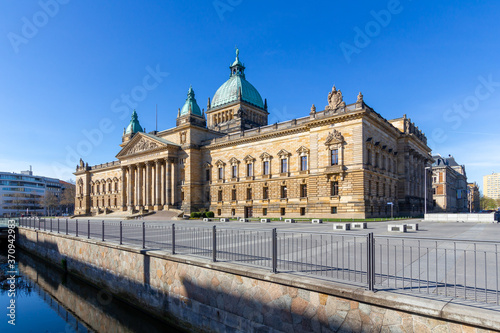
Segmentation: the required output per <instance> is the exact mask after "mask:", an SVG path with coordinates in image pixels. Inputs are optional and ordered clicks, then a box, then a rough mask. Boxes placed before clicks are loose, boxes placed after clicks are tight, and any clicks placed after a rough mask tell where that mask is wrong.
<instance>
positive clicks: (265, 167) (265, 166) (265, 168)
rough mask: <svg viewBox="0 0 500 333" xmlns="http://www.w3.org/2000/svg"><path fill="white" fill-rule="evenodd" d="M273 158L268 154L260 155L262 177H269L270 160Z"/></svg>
mask: <svg viewBox="0 0 500 333" xmlns="http://www.w3.org/2000/svg"><path fill="white" fill-rule="evenodd" d="M272 158H273V157H272V156H271V155H270V154H268V153H263V154H262V155H260V159H261V160H262V175H263V176H270V175H271V159H272Z"/></svg>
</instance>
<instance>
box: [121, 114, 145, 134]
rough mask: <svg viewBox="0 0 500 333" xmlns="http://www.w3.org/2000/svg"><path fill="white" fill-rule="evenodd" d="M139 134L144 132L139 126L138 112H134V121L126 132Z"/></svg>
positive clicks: (132, 120)
mask: <svg viewBox="0 0 500 333" xmlns="http://www.w3.org/2000/svg"><path fill="white" fill-rule="evenodd" d="M137 132H144V130H143V129H142V127H141V124H139V120H138V119H137V112H135V110H134V112H132V119H131V120H130V124H128V126H127V129H126V130H125V134H134V133H137Z"/></svg>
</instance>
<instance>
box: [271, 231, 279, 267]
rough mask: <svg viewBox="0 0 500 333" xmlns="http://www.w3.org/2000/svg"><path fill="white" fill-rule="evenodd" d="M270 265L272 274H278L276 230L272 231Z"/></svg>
mask: <svg viewBox="0 0 500 333" xmlns="http://www.w3.org/2000/svg"><path fill="white" fill-rule="evenodd" d="M272 265H273V273H277V272H278V233H277V232H276V228H273V230H272Z"/></svg>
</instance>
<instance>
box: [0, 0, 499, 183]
mask: <svg viewBox="0 0 500 333" xmlns="http://www.w3.org/2000/svg"><path fill="white" fill-rule="evenodd" d="M0 13H1V14H0V15H1V16H0V17H1V21H0V22H2V23H1V24H0V29H1V31H0V59H1V61H0V73H2V75H1V78H0V100H1V102H2V105H1V110H2V111H1V116H2V124H3V126H2V130H1V131H0V142H1V147H0V148H1V149H0V170H2V171H12V172H18V171H20V170H25V169H28V168H29V165H33V168H34V171H35V173H37V174H41V175H46V176H53V177H57V178H61V179H69V178H74V176H73V175H72V172H73V171H74V168H75V165H76V163H77V161H78V159H79V158H80V157H83V159H84V160H85V161H87V162H88V163H89V164H91V165H94V164H99V163H104V162H107V161H110V160H113V159H114V156H115V155H116V154H117V153H118V152H119V149H120V147H119V146H118V145H119V144H120V143H121V135H122V132H123V128H124V127H126V126H127V124H128V122H129V119H130V114H131V112H132V109H133V108H134V107H135V109H137V112H138V114H139V120H140V122H141V125H142V126H143V127H145V128H146V130H147V131H151V130H153V129H154V127H155V105H158V127H159V129H160V130H163V129H167V128H170V127H173V126H175V118H176V115H177V109H178V108H179V107H182V105H183V103H184V101H185V98H186V94H187V91H188V88H189V85H190V84H192V85H193V89H194V91H195V93H196V98H197V100H198V103H199V105H200V107H202V108H206V104H207V98H208V97H213V95H214V93H215V91H216V90H217V88H218V87H219V86H220V85H221V84H222V83H224V82H225V80H226V79H227V78H228V76H229V69H228V66H229V64H230V63H231V62H232V61H233V60H234V56H235V55H234V48H235V45H237V46H238V48H239V49H240V58H241V60H242V61H243V62H244V63H245V65H246V67H247V70H246V74H247V79H248V80H249V81H250V82H251V83H252V84H253V85H254V86H255V87H256V88H257V89H258V90H259V92H260V93H261V95H262V96H263V97H264V98H267V100H268V104H269V111H270V112H271V115H270V122H275V121H283V120H287V119H292V118H296V117H302V116H305V115H307V114H308V113H309V110H310V107H311V105H312V104H313V103H314V104H316V106H317V107H318V108H319V109H322V108H323V107H324V106H325V105H326V104H327V95H328V92H329V91H330V90H331V87H332V85H333V84H335V85H336V86H337V88H340V89H341V90H342V92H343V95H344V99H345V100H346V102H347V103H353V102H355V100H356V95H357V94H358V92H359V91H362V92H363V94H364V97H365V102H366V103H367V104H368V105H370V106H371V107H373V108H374V109H375V110H376V111H377V112H379V113H380V114H381V115H382V116H384V117H385V118H387V119H392V118H397V117H401V116H402V115H403V114H407V115H408V117H410V118H411V119H412V120H413V121H414V122H415V123H416V124H417V125H418V126H419V128H420V129H422V130H423V131H424V132H425V134H426V135H427V137H428V139H429V146H430V147H431V148H432V150H433V153H440V154H442V155H445V156H447V155H448V154H452V155H453V156H455V158H456V160H457V161H458V163H461V164H465V166H466V171H467V174H468V178H469V181H477V182H478V183H479V184H480V185H481V186H482V176H483V175H485V174H489V173H491V172H493V171H495V172H500V145H499V143H498V142H499V139H498V138H499V136H498V126H499V120H500V117H499V116H498V115H499V109H500V69H499V66H498V64H499V62H498V60H499V54H500V52H499V51H500V50H499V49H500V43H499V35H498V17H500V3H499V2H498V1H493V0H490V1H448V0H444V1H439V2H437V1H427V0H425V1H424V0H422V1H409V0H401V1H396V0H390V1H349V2H348V1H343V2H340V1H337V2H333V1H320V2H315V3H313V4H311V3H307V2H305V1H301V2H296V3H295V2H290V1H287V2H285V1H273V2H270V1H248V0H216V1H213V0H209V1H147V2H145V1H131V0H129V1H126V0H125V1H95V0H89V1H85V2H83V1H75V0H42V1H40V2H38V1H22V2H21V1H14V0H5V1H2V2H1V3H0Z"/></svg>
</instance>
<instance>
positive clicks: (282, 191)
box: [281, 185, 287, 199]
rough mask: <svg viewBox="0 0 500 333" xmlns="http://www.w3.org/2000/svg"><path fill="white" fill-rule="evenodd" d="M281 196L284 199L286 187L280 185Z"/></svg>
mask: <svg viewBox="0 0 500 333" xmlns="http://www.w3.org/2000/svg"><path fill="white" fill-rule="evenodd" d="M281 197H282V198H283V199H284V198H286V197H287V188H286V185H285V186H281Z"/></svg>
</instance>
